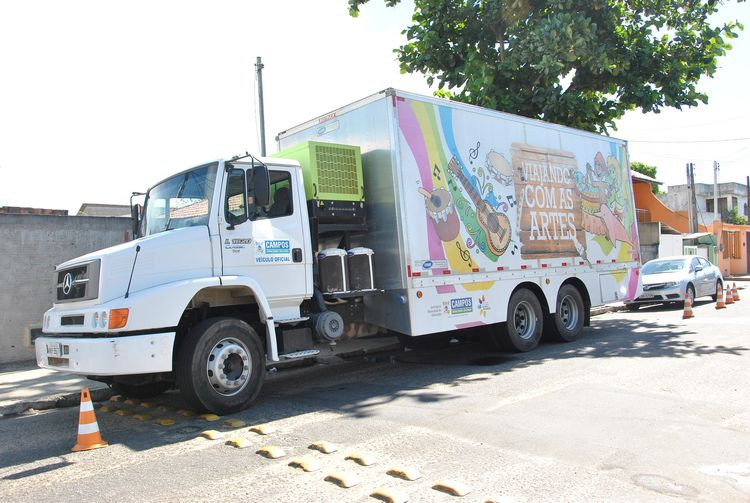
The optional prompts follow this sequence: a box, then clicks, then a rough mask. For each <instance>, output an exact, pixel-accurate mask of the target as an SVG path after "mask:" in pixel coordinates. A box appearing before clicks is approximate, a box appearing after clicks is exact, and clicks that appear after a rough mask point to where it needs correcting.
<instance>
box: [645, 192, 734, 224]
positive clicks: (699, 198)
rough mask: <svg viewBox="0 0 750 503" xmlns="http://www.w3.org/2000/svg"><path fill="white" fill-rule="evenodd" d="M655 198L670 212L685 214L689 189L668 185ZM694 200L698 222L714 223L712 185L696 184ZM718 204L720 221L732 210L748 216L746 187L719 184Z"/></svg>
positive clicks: (724, 219) (688, 199) (688, 200)
mask: <svg viewBox="0 0 750 503" xmlns="http://www.w3.org/2000/svg"><path fill="white" fill-rule="evenodd" d="M657 197H658V198H659V199H660V200H661V202H663V203H664V204H665V205H666V206H667V207H669V208H671V209H672V210H675V211H685V212H687V211H688V206H689V204H690V187H689V186H688V185H670V186H668V187H667V192H666V193H665V194H659V195H658V196H657ZM695 200H696V204H697V206H698V222H699V223H702V224H704V225H710V224H711V223H712V222H713V221H714V186H713V184H709V183H696V184H695ZM718 203H719V212H720V213H721V220H722V221H726V217H727V215H728V213H729V212H730V211H731V210H732V208H737V213H738V214H740V215H744V216H748V201H747V186H746V185H745V184H742V183H737V182H726V183H720V184H719V197H718Z"/></svg>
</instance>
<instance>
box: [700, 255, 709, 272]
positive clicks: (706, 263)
mask: <svg viewBox="0 0 750 503" xmlns="http://www.w3.org/2000/svg"><path fill="white" fill-rule="evenodd" d="M698 261H699V262H700V263H701V265H702V266H703V268H704V269H708V268H709V267H711V262H709V261H708V260H706V259H704V258H703V257H701V258H699V259H698Z"/></svg>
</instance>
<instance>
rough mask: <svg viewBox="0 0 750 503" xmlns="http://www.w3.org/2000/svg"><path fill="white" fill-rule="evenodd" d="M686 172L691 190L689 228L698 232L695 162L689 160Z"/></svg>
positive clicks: (690, 230)
mask: <svg viewBox="0 0 750 503" xmlns="http://www.w3.org/2000/svg"><path fill="white" fill-rule="evenodd" d="M685 172H686V174H687V184H688V189H689V190H690V194H689V196H688V197H689V199H688V228H689V232H691V233H693V232H698V215H697V213H698V212H697V211H696V210H697V208H696V204H695V178H694V176H693V163H692V162H689V163H687V164H685Z"/></svg>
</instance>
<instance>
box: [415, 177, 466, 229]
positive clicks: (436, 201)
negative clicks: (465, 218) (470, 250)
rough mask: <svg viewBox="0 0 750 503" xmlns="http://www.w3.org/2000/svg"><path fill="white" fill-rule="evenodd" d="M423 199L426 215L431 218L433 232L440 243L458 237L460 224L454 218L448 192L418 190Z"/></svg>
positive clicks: (442, 190) (453, 209)
mask: <svg viewBox="0 0 750 503" xmlns="http://www.w3.org/2000/svg"><path fill="white" fill-rule="evenodd" d="M419 193H420V194H422V196H423V197H424V205H425V209H426V210H427V213H428V214H429V215H430V217H432V222H433V223H434V224H435V231H436V232H437V235H438V237H439V238H440V240H441V241H453V240H454V239H456V236H458V231H459V229H460V224H459V221H458V217H457V216H456V207H455V205H454V204H453V198H452V197H451V194H450V192H448V191H447V190H445V189H435V190H433V191H432V192H430V191H428V190H426V189H424V188H419Z"/></svg>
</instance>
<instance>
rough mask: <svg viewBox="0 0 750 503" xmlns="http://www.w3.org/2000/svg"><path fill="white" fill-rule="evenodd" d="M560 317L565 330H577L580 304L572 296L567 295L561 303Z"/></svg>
mask: <svg viewBox="0 0 750 503" xmlns="http://www.w3.org/2000/svg"><path fill="white" fill-rule="evenodd" d="M559 317H560V321H561V322H562V325H563V327H565V330H569V331H572V330H575V328H576V326H577V325H578V317H579V312H578V304H577V303H576V301H575V299H573V297H572V296H571V295H566V296H565V297H563V298H562V300H561V301H560V308H559Z"/></svg>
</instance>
